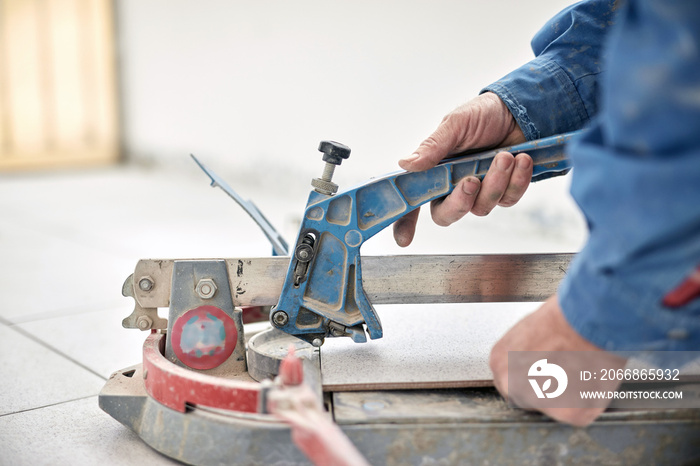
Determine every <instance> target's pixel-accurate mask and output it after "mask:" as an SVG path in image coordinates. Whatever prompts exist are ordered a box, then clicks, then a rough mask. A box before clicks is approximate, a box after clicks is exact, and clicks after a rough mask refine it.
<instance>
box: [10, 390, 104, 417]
mask: <svg viewBox="0 0 700 466" xmlns="http://www.w3.org/2000/svg"><path fill="white" fill-rule="evenodd" d="M96 396H98V395H87V396H81V397H80V398H74V399H72V400H66V401H59V402H57V403H51V404H48V405H44V406H37V407H35V408H27V409H22V410H20V411H15V412H14V413H5V414H0V418H1V417H5V416H12V415H13V414H21V413H27V412H29V411H36V410H37V409H44V408H51V407H52V406H59V405H63V404H66V403H73V402H74V401H80V400H87V399H88V398H94V397H96Z"/></svg>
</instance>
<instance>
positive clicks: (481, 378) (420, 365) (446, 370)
mask: <svg viewBox="0 0 700 466" xmlns="http://www.w3.org/2000/svg"><path fill="white" fill-rule="evenodd" d="M538 305H539V304H537V303H479V304H438V305H387V306H377V312H378V314H379V318H380V319H381V321H382V326H383V328H384V337H383V338H381V339H379V340H369V341H368V342H367V343H362V344H358V343H354V342H353V341H351V340H350V339H348V338H329V339H327V340H326V342H325V343H324V345H323V346H322V347H321V372H322V375H323V386H324V390H367V389H401V388H431V387H438V388H439V387H458V386H462V387H465V386H484V385H492V382H491V380H492V374H491V370H490V369H489V366H488V358H489V353H490V351H491V347H492V346H493V344H494V343H495V342H496V341H497V340H498V339H499V338H500V337H501V335H503V333H505V332H506V331H507V330H508V329H509V328H510V327H511V326H512V325H513V324H515V323H516V322H517V321H518V320H519V319H521V318H522V317H523V316H524V315H526V314H528V313H530V312H532V311H533V310H535V309H536V308H537V306H538Z"/></svg>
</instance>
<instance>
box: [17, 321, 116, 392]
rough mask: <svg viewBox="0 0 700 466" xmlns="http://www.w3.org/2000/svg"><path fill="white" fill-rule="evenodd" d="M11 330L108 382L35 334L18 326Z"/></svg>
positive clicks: (105, 378)
mask: <svg viewBox="0 0 700 466" xmlns="http://www.w3.org/2000/svg"><path fill="white" fill-rule="evenodd" d="M10 328H11V329H12V330H14V331H15V332H17V333H20V334H22V335H24V336H25V337H27V338H29V339H30V340H32V341H33V342H35V343H38V344H40V345H41V346H43V347H44V348H46V349H48V350H49V351H52V352H54V353H56V354H58V355H59V356H62V357H64V358H65V359H67V360H69V361H70V362H72V363H73V364H75V365H77V366H79V367H81V368H83V369H85V370H86V371H88V372H90V373H91V374H93V375H95V376H97V377H99V378H101V379H102V380H104V381H107V377H105V376H103V375H102V374H100V373H98V372H96V371H94V370H93V369H91V368H89V367H88V366H86V365H85V364H83V363H82V362H80V361H77V360H75V359H74V358H72V357H70V356H68V355H67V354H66V353H64V352H63V351H60V350H59V349H57V348H54V347H53V346H51V345H49V344H48V343H46V342H45V341H44V340H42V339H40V338H39V337H37V336H36V335H33V334H31V333H29V332H28V331H26V330H24V329H23V328H21V327H19V326H17V325H10Z"/></svg>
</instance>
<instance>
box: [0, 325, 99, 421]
mask: <svg viewBox="0 0 700 466" xmlns="http://www.w3.org/2000/svg"><path fill="white" fill-rule="evenodd" d="M76 338H79V336H78V335H76ZM0 373H1V374H2V377H0V393H2V397H0V415H2V414H7V413H15V412H18V411H23V410H28V409H33V408H38V407H42V406H48V405H51V404H55V403H61V402H64V401H69V400H75V399H78V398H82V397H86V396H91V395H96V394H97V393H99V391H100V389H101V388H102V386H103V385H104V383H105V380H104V379H102V378H101V377H98V376H97V375H95V374H93V373H92V372H90V371H88V370H86V369H84V368H82V367H80V366H79V365H77V364H75V363H73V362H71V361H70V360H69V359H67V358H65V357H63V356H61V355H59V354H57V353H56V352H54V351H52V350H50V349H48V348H46V347H45V346H43V345H41V344H39V343H37V342H35V341H33V340H32V339H30V338H28V337H27V336H25V335H22V334H21V333H20V332H18V331H17V330H14V329H12V328H10V327H7V326H5V325H0Z"/></svg>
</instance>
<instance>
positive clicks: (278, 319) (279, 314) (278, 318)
mask: <svg viewBox="0 0 700 466" xmlns="http://www.w3.org/2000/svg"><path fill="white" fill-rule="evenodd" d="M287 322H289V316H288V315H287V313H286V312H284V311H275V312H274V313H273V314H272V323H273V324H275V325H276V326H277V327H284V326H285V325H287Z"/></svg>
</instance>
